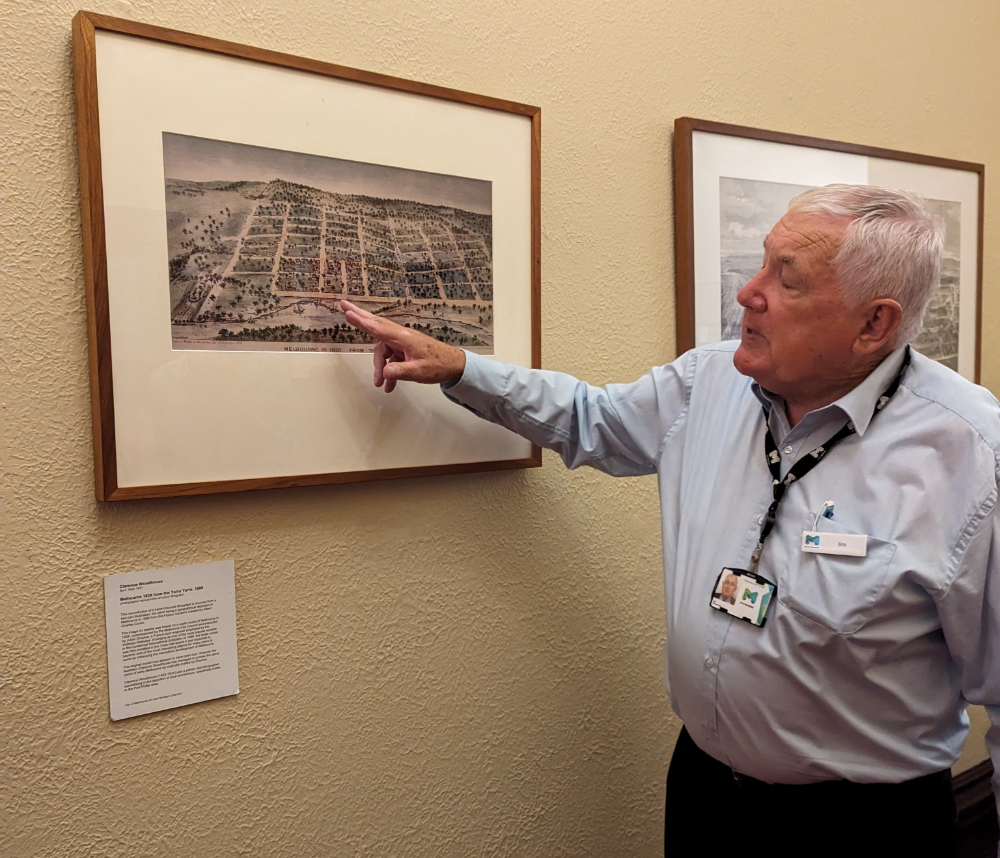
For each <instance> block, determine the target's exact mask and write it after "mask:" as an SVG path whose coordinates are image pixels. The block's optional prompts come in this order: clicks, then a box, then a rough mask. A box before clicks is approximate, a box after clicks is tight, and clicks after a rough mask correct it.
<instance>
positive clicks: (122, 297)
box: [73, 12, 541, 500]
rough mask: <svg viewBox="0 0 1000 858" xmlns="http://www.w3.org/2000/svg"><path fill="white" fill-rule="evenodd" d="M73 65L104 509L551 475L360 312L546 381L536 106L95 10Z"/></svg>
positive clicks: (79, 30)
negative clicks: (395, 350) (418, 368)
mask: <svg viewBox="0 0 1000 858" xmlns="http://www.w3.org/2000/svg"><path fill="white" fill-rule="evenodd" d="M73 54H74V73H75V81H76V99H77V136H78V145H79V150H80V188H81V202H82V209H83V232H84V259H85V272H86V287H87V301H88V319H89V327H90V330H89V335H90V364H91V396H92V410H93V425H94V454H95V473H96V491H97V496H98V498H100V499H102V500H120V499H128V498H139V497H160V496H170V495H186V494H201V493H207V492H219V491H240V490H244V489H255V488H271V487H281V486H295V485H317V484H323V483H339V482H352V481H357V480H371V479H389V478H396V477H408V476H428V475H434V474H451V473H462V472H469V471H481V470H495V469H501V468H525V467H535V466H538V465H540V464H541V453H540V450H538V449H537V448H535V447H532V445H530V444H529V443H528V442H526V441H524V440H523V439H521V438H518V437H517V436H515V435H513V434H512V433H510V432H507V431H505V430H503V429H501V428H500V427H497V426H494V425H492V424H489V423H486V422H485V421H482V420H479V419H478V418H476V417H475V416H474V415H472V414H470V413H468V412H467V411H465V410H464V409H462V408H457V407H455V406H454V405H453V404H451V403H449V402H448V401H447V400H446V399H445V398H444V397H443V396H442V395H441V393H440V391H439V390H438V389H437V388H436V387H424V386H421V385H415V384H409V385H401V386H400V387H399V388H398V389H397V390H396V392H394V393H393V394H392V395H391V396H386V395H385V394H384V393H382V391H380V390H378V389H376V388H375V387H374V386H373V385H372V382H371V375H372V370H371V354H370V353H371V350H372V348H373V343H372V342H371V341H370V340H368V339H367V338H366V337H365V335H363V334H360V333H359V332H358V331H356V330H354V329H352V328H350V327H349V326H348V325H347V324H346V322H345V320H344V317H343V313H342V312H341V310H340V300H341V299H349V300H351V301H353V302H354V303H356V304H358V305H360V306H362V307H363V308H365V309H367V310H369V311H371V312H375V313H378V314H380V315H382V316H384V317H385V318H389V319H393V320H395V321H397V322H399V323H400V324H405V325H409V326H411V327H413V328H415V329H417V330H421V331H425V332H427V333H429V334H430V335H431V336H433V337H436V338H438V339H440V340H442V341H444V342H448V343H452V344H454V345H458V346H461V347H463V348H466V349H470V350H473V351H476V352H479V353H481V354H485V355H489V356H492V357H494V358H496V359H497V360H503V361H511V362H516V363H520V364H524V365H528V366H536V367H537V366H539V363H540V332H539V327H540V321H539V316H540V295H539V289H540V247H541V239H540V211H541V207H540V178H539V168H540V121H541V115H540V111H539V109H538V108H537V107H531V106H529V105H523V104H516V103H513V102H508V101H503V100H500V99H494V98H489V97H486V96H480V95H474V94H471V93H464V92H458V91H455V90H450V89H445V88H443V87H436V86H432V85H429V84H423V83H416V82H413V81H407V80H402V79H399V78H391V77H387V76H384V75H378V74H373V73H370V72H365V71H359V70H356V69H349V68H345V67H342V66H336V65H332V64H328V63H323V62H318V61H316V60H310V59H304V58H301V57H294V56H289V55H287V54H279V53H275V52H272V51H266V50H262V49H259V48H253V47H249V46H245V45H237V44H233V43H230V42H223V41H220V40H216V39H210V38H206V37H202V36H197V35H193V34H190V33H180V32H177V31H173V30H165V29H162V28H159V27H152V26H148V25H145V24H139V23H135V22H131V21H124V20H121V19H117V18H109V17H105V16H101V15H96V14H92V13H89V12H80V13H78V14H77V16H76V18H75V19H74V27H73Z"/></svg>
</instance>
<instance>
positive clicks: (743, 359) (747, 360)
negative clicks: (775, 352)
mask: <svg viewBox="0 0 1000 858" xmlns="http://www.w3.org/2000/svg"><path fill="white" fill-rule="evenodd" d="M758 363H759V361H758V360H755V359H754V354H753V349H751V348H750V347H749V346H747V344H746V342H745V341H744V342H741V343H740V344H739V347H738V348H737V349H736V351H735V352H733V366H734V367H736V371H737V372H739V373H741V374H743V375H749V376H750V377H751V378H752V377H753V375H754V368H755V366H756V365H757V364H758Z"/></svg>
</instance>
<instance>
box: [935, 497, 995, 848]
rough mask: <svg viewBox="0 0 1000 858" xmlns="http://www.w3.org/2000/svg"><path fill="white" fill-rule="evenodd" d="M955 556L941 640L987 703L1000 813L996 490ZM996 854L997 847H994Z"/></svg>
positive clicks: (974, 694) (969, 692)
mask: <svg viewBox="0 0 1000 858" xmlns="http://www.w3.org/2000/svg"><path fill="white" fill-rule="evenodd" d="M954 556H958V557H960V560H959V562H958V566H957V571H956V574H955V577H954V579H953V580H952V583H951V585H950V587H949V588H948V589H947V591H946V592H945V593H944V594H943V595H941V596H940V597H939V598H938V613H939V616H940V618H941V626H942V629H943V631H944V635H945V640H946V641H947V643H948V649H949V651H950V653H951V656H952V658H953V659H954V661H955V663H956V664H957V665H958V668H959V670H960V675H961V685H962V695H963V696H964V697H965V699H966V700H967V701H968V702H969V703H975V704H978V705H981V706H984V707H985V708H986V711H987V713H988V714H989V718H990V725H991V726H990V728H989V730H987V732H986V748H987V750H988V751H989V755H990V759H991V760H992V761H993V770H994V775H993V794H994V797H995V800H996V803H997V810H998V814H1000V516H998V514H997V489H996V487H994V490H993V491H992V493H991V494H990V495H989V496H988V497H987V498H986V499H985V501H983V503H982V504H981V505H980V507H979V509H978V510H977V511H976V513H975V515H974V516H973V517H972V519H971V521H970V522H969V524H968V526H967V528H966V532H965V533H964V534H963V536H962V539H961V540H960V542H959V545H958V546H956V549H955V554H954V555H953V557H954ZM998 855H1000V851H998Z"/></svg>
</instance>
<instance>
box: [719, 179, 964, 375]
mask: <svg viewBox="0 0 1000 858" xmlns="http://www.w3.org/2000/svg"><path fill="white" fill-rule="evenodd" d="M806 190H809V186H806V185H792V184H786V183H784V182H764V181H758V180H756V179H734V178H730V177H728V176H723V177H721V178H720V179H719V220H720V223H719V238H720V244H719V246H720V251H721V253H720V257H721V258H720V275H721V280H720V300H721V308H720V309H721V311H722V339H723V340H733V339H739V338H740V331H741V329H742V320H743V308H742V307H740V305H739V304H738V303H737V301H736V293H737V292H739V290H740V289H742V288H743V287H744V286H745V285H746V284H747V283H749V282H750V279H751V278H752V277H753V276H754V275H755V274H756V273H757V272H758V271H759V270H760V267H761V265H763V263H764V250H763V241H764V238H765V236H766V235H767V234H768V232H769V231H770V229H771V227H772V226H774V224H776V223H777V222H778V221H779V220H780V219H781V217H782V216H783V215H784V214H785V212H786V211H787V210H788V204H789V203H790V202H791V200H792V198H793V197H796V196H798V195H799V194H801V193H802V192H803V191H806ZM924 202H925V203H926V205H927V209H928V210H929V211H930V213H931V215H933V216H934V217H935V218H937V219H938V220H939V221H940V222H941V223H942V224H943V226H944V231H945V236H944V259H943V261H942V265H941V279H940V281H939V282H938V286H937V287H936V288H935V290H934V292H933V294H932V295H931V299H930V302H929V303H928V305H927V312H926V314H925V315H924V329H923V332H922V333H921V334H920V336H919V337H917V339H916V340H914V341H913V347H914V348H915V349H917V351H919V352H921V353H922V354H925V355H927V356H928V357H930V358H932V359H933V360H936V361H939V362H940V363H943V364H944V365H945V366H947V367H949V368H950V369H953V370H955V371H957V370H958V322H959V315H958V310H959V296H960V295H961V283H960V282H959V280H960V242H961V209H962V207H961V204H960V203H957V202H951V201H946V200H931V199H928V200H925V201H924Z"/></svg>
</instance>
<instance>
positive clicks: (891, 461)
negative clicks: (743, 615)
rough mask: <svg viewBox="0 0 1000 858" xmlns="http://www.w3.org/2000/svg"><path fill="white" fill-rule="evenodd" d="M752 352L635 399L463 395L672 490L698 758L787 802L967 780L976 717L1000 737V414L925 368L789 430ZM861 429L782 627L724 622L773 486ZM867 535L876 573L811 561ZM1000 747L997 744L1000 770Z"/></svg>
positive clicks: (667, 513) (784, 575)
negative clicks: (835, 540) (775, 472)
mask: <svg viewBox="0 0 1000 858" xmlns="http://www.w3.org/2000/svg"><path fill="white" fill-rule="evenodd" d="M736 346H737V344H736V343H723V344H721V345H718V346H711V347H708V348H702V349H697V350H694V351H691V352H688V353H687V354H685V355H682V356H681V357H680V358H678V359H677V360H676V361H674V362H673V363H672V364H668V365H666V366H661V367H656V368H655V369H652V370H650V372H648V373H647V374H646V375H645V376H643V377H642V378H641V379H639V380H638V381H636V382H635V383H633V384H611V385H608V387H607V388H606V389H602V388H598V387H592V386H590V385H588V384H585V383H583V382H580V381H577V380H576V379H575V378H572V377H571V376H568V375H564V374H561V373H555V372H548V371H544V370H529V369H524V368H521V367H515V366H511V365H505V364H501V363H497V362H495V361H492V360H489V359H487V358H483V357H479V356H477V355H473V354H469V355H468V358H467V364H466V369H465V373H464V375H463V377H462V379H461V381H459V382H457V383H456V384H454V385H452V386H446V390H445V393H446V395H447V396H448V397H449V398H451V399H453V400H455V401H456V402H459V403H460V404H462V405H465V406H466V407H468V408H470V409H471V410H473V411H474V412H475V413H477V414H479V415H480V416H482V417H484V418H485V419H487V420H490V421H493V422H495V423H498V424H500V425H502V426H506V427H508V428H510V429H512V430H514V431H515V432H517V433H519V434H521V435H523V436H525V437H526V438H529V439H530V440H531V441H533V442H534V443H536V444H539V445H541V446H544V447H549V448H551V449H553V450H556V451H557V452H558V453H559V455H560V456H562V458H563V461H564V462H565V463H566V464H567V465H568V466H569V467H571V468H575V467H578V466H580V465H590V466H591V467H594V468H598V469H599V470H602V471H604V472H606V473H609V474H613V475H615V476H638V475H642V474H654V473H655V474H657V475H658V479H659V493H660V505H661V510H662V518H663V567H664V576H665V588H666V618H667V685H668V688H669V691H670V698H671V701H672V704H673V708H674V711H675V712H676V713H677V714H678V715H679V716H680V717H681V719H682V720H683V721H684V724H685V726H686V727H687V729H688V731H689V732H690V733H691V736H692V737H693V738H694V740H695V742H696V743H697V744H698V745H699V746H700V747H701V748H702V749H703V750H705V751H706V752H707V753H709V754H710V755H711V756H713V757H714V758H715V759H717V760H720V761H721V762H723V763H725V764H726V765H727V766H731V767H732V768H733V769H734V770H736V771H738V772H740V773H742V774H746V775H750V776H752V777H755V778H760V779H762V780H765V781H771V782H779V783H811V782H815V781H821V780H828V779H833V778H847V779H849V780H852V781H859V782H896V781H901V780H907V779H909V778H915V777H919V776H921V775H925V774H929V773H931V772H936V771H940V770H942V769H946V768H948V767H949V766H951V765H952V763H954V762H955V760H956V759H957V758H958V756H959V752H960V751H961V748H962V743H963V741H964V739H965V736H966V734H967V732H968V718H967V716H966V714H965V707H966V703H967V702H972V703H981V704H984V705H986V706H987V707H988V708H989V709H990V717H991V719H992V722H993V724H994V725H998V724H1000V577H998V574H997V572H998V569H997V566H998V564H1000V541H998V539H997V537H998V527H1000V519H998V517H997V510H996V507H997V478H998V458H997V453H998V450H1000V403H998V402H997V400H996V399H994V397H993V396H992V395H991V394H990V393H989V392H987V391H986V390H985V389H983V388H981V387H978V386H976V385H974V384H971V383H970V382H968V381H966V380H964V379H962V378H961V377H960V376H958V375H957V374H955V373H954V372H952V371H951V370H948V369H946V368H944V367H942V366H941V365H940V364H937V363H935V362H933V361H931V360H930V359H928V358H926V357H924V356H922V355H920V354H917V353H914V354H913V360H912V363H911V365H910V366H909V367H908V369H907V370H906V373H905V374H904V376H903V379H902V384H901V386H900V388H899V390H898V391H897V393H896V395H895V396H894V397H893V398H892V400H891V401H890V402H889V404H888V405H887V406H886V408H885V409H884V410H883V411H882V412H880V413H879V415H878V417H877V418H876V419H874V420H872V412H873V410H874V407H875V403H876V400H877V398H878V396H879V394H880V393H881V392H882V391H883V390H884V389H885V388H886V387H887V386H888V385H889V383H890V382H891V380H892V378H893V376H894V375H895V373H896V372H897V371H898V369H899V367H900V366H901V364H902V359H903V349H899V350H897V351H895V352H893V353H892V354H891V355H890V356H889V357H887V358H886V359H885V360H884V361H883V362H882V364H881V365H880V366H879V367H878V368H876V370H875V371H874V372H872V373H871V375H869V376H868V378H867V379H865V381H863V382H862V383H861V384H860V385H858V386H857V387H856V388H855V389H854V390H852V391H851V392H850V393H848V394H847V395H846V396H844V397H843V398H841V399H839V400H838V401H837V402H835V403H833V404H832V405H828V406H826V407H825V408H821V409H818V410H816V411H813V412H811V413H810V414H808V415H806V416H805V417H804V418H803V419H802V420H801V421H800V422H799V423H798V424H797V425H796V426H795V427H794V428H790V427H789V425H788V421H787V418H786V415H785V408H784V403H783V401H782V400H781V399H780V398H779V397H776V396H773V395H771V394H769V393H767V392H765V391H763V390H761V389H760V388H759V387H758V386H757V385H756V384H755V383H754V382H752V381H751V380H750V379H749V378H747V377H745V376H743V375H740V374H739V373H738V372H737V371H736V369H735V368H734V367H733V351H734V350H735V348H736ZM762 404H764V405H765V406H767V407H768V408H769V410H770V415H769V418H768V419H769V422H770V427H771V431H772V433H773V435H774V437H775V440H776V442H777V444H778V448H779V451H780V452H781V455H782V462H781V467H782V474H784V473H785V472H786V471H787V470H788V469H789V468H790V467H791V466H792V465H793V464H794V463H795V462H796V461H797V460H798V459H799V458H800V457H801V456H803V455H806V454H807V453H809V452H810V451H811V450H812V449H814V448H815V447H817V446H819V445H820V444H822V443H823V442H825V441H826V440H828V439H829V438H830V437H831V436H832V435H833V434H834V433H835V432H836V431H837V430H838V429H840V428H841V426H843V425H844V423H845V422H846V421H847V420H848V419H850V420H853V421H854V423H855V426H856V427H857V434H856V435H853V436H850V437H848V438H846V439H845V440H844V441H843V442H841V443H840V444H839V445H838V446H837V447H835V448H834V449H833V450H832V451H831V452H830V453H829V454H828V455H827V456H826V457H825V458H824V459H823V460H822V461H821V462H820V463H819V465H817V466H816V467H815V468H814V469H813V470H812V471H811V472H810V473H808V474H807V475H806V476H805V477H803V479H802V480H801V481H798V482H795V483H793V484H792V485H791V486H790V487H789V489H788V491H787V493H786V494H785V497H784V500H783V501H782V503H781V506H780V509H779V511H778V516H777V523H776V525H775V527H774V530H773V531H772V533H771V535H770V537H769V538H768V540H767V542H766V543H765V547H764V552H763V556H762V558H761V561H760V569H759V571H760V573H761V574H762V575H764V576H765V577H766V578H768V579H769V580H771V581H773V582H775V583H776V584H777V586H778V590H777V597H776V601H774V602H772V604H771V607H770V609H769V611H768V618H767V623H766V625H765V626H764V627H763V628H758V627H756V626H753V625H750V624H749V623H746V622H742V621H740V620H736V619H734V618H732V617H730V616H729V615H727V614H724V613H721V612H719V611H716V610H713V609H712V608H710V607H709V599H710V598H711V594H712V590H713V587H714V585H715V582H716V579H717V577H718V575H719V572H720V571H721V570H722V567H723V566H736V567H740V568H746V567H747V564H748V563H749V560H750V554H751V552H752V550H753V547H754V545H755V544H756V541H757V536H758V533H759V530H760V522H761V521H762V516H763V515H764V513H765V512H766V510H767V507H768V505H769V504H770V502H771V482H772V477H771V475H770V473H769V472H768V469H767V464H766V462H765V455H764V431H765V430H764V420H765V418H764V415H763V409H762V407H761V406H762ZM826 501H832V502H833V503H834V510H835V511H834V517H833V518H832V519H826V518H822V517H821V518H820V519H819V523H818V525H816V528H815V529H818V530H826V531H833V532H838V533H857V534H866V535H867V536H868V549H867V555H866V556H864V557H845V556H834V555H826V554H807V553H804V552H803V551H802V550H801V543H802V532H803V530H812V529H814V521H815V519H816V517H817V515H818V514H819V513H820V512H821V511H822V509H823V505H824V503H825V502H826ZM998 740H1000V729H998V727H997V726H994V727H993V728H992V729H991V731H990V734H989V736H988V737H987V741H988V745H989V748H990V753H991V756H992V757H993V761H994V765H995V766H996V768H997V770H998V772H1000V753H998V752H1000V741H998Z"/></svg>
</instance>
